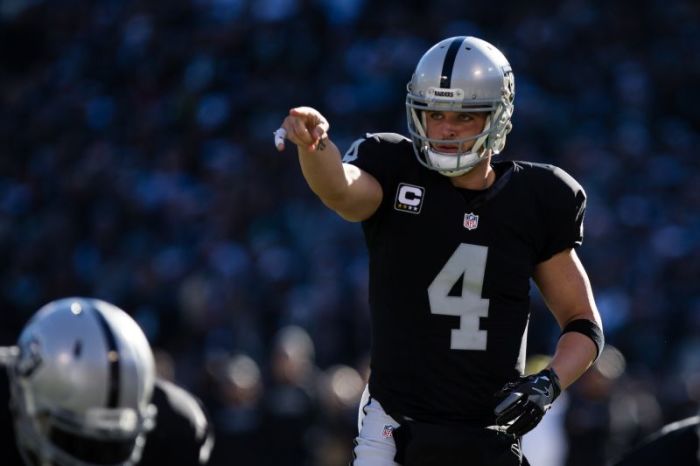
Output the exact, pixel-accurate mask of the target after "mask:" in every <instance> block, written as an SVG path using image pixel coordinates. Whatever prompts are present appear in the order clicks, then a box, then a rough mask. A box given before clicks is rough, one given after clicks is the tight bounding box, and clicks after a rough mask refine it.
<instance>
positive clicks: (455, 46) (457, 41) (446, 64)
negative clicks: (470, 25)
mask: <svg viewBox="0 0 700 466" xmlns="http://www.w3.org/2000/svg"><path fill="white" fill-rule="evenodd" d="M465 39H466V37H464V36H460V37H455V38H454V39H452V42H451V43H450V46H449V47H448V48H447V53H446V54H445V61H443V62H442V74H441V75H440V87H441V88H443V89H449V88H450V87H451V86H452V70H453V69H454V66H455V60H457V52H459V47H460V46H461V45H462V43H463V42H464V40H465Z"/></svg>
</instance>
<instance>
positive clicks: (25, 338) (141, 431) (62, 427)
mask: <svg viewBox="0 0 700 466" xmlns="http://www.w3.org/2000/svg"><path fill="white" fill-rule="evenodd" d="M5 359H6V362H9V365H8V373H9V374H10V380H11V385H12V387H11V389H12V401H11V404H12V409H13V412H14V418H15V432H16V436H17V446H18V448H19V450H20V452H21V453H22V456H23V458H24V461H25V462H26V463H27V464H28V465H35V466H45V465H51V466H93V465H102V466H105V465H111V466H117V465H118V466H129V465H133V464H136V463H138V461H139V459H140V456H141V451H142V449H143V446H144V444H145V440H146V439H145V437H146V433H147V432H148V431H149V430H150V429H151V428H152V427H153V426H154V424H155V414H156V412H155V411H156V410H155V407H154V406H153V405H151V396H152V394H153V386H154V383H155V364H154V359H153V353H152V352H151V347H150V345H149V344H148V341H147V339H146V336H145V335H144V334H143V332H142V331H141V328H140V327H139V326H138V324H137V323H136V322H135V321H134V320H133V319H132V318H131V317H130V316H129V315H128V314H127V313H126V312H124V311H123V310H121V309H119V308H118V307H116V306H114V305H112V304H109V303H107V302H104V301H100V300H97V299H90V298H66V299H61V300H57V301H53V302H50V303H49V304H47V305H45V306H44V307H42V308H41V309H39V311H38V312H37V313H36V314H35V315H34V316H33V317H32V319H31V320H30V321H29V322H28V323H27V325H26V326H25V328H24V330H23V331H22V333H21V335H20V337H19V341H18V349H16V350H15V354H14V357H13V358H11V361H7V355H6V357H5Z"/></svg>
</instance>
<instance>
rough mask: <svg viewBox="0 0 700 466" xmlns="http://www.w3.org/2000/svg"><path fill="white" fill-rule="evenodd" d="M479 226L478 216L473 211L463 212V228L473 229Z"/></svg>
mask: <svg viewBox="0 0 700 466" xmlns="http://www.w3.org/2000/svg"><path fill="white" fill-rule="evenodd" d="M478 226H479V216H478V215H474V214H473V213H471V212H470V213H468V214H464V228H466V229H467V230H474V229H476V227H478Z"/></svg>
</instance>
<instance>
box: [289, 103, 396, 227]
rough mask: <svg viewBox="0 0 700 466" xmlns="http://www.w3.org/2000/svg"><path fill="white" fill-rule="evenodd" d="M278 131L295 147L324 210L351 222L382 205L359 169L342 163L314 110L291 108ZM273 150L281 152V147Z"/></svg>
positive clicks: (377, 191) (378, 187)
mask: <svg viewBox="0 0 700 466" xmlns="http://www.w3.org/2000/svg"><path fill="white" fill-rule="evenodd" d="M282 128H284V129H285V131H286V132H287V139H289V140H290V141H292V142H293V143H294V144H296V146H297V151H298V153H299V164H300V165H301V171H302V173H303V175H304V178H305V179H306V182H307V183H308V185H309V187H310V188H311V190H312V191H313V192H314V193H315V194H316V195H317V196H318V197H319V198H320V199H321V201H323V203H324V204H325V205H326V206H328V207H329V208H330V209H332V210H334V211H335V212H337V213H338V215H340V216H341V217H343V218H344V219H346V220H349V221H351V222H359V221H362V220H366V219H368V218H369V217H371V216H372V214H374V212H376V210H377V208H379V205H380V204H381V202H382V196H383V192H382V187H381V185H380V184H379V182H378V181H377V179H376V178H375V177H373V176H372V175H370V174H369V173H367V172H366V171H364V170H362V169H361V168H359V167H356V166H355V165H350V164H344V163H342V161H341V155H340V151H339V150H338V147H337V146H336V145H335V144H334V143H333V141H331V140H330V138H329V137H328V128H329V125H328V121H327V120H326V119H325V118H324V116H323V115H321V113H320V112H319V111H318V110H315V109H313V108H311V107H296V108H292V109H291V110H290V111H289V115H287V117H286V118H285V119H284V122H283V123H282ZM277 149H278V150H280V151H281V150H283V149H284V145H283V144H282V145H278V146H277Z"/></svg>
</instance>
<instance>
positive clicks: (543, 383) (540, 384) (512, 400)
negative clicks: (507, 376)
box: [494, 369, 561, 437]
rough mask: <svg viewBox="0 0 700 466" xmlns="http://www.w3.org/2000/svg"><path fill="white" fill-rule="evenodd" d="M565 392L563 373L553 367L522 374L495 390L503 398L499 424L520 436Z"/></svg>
mask: <svg viewBox="0 0 700 466" xmlns="http://www.w3.org/2000/svg"><path fill="white" fill-rule="evenodd" d="M560 393H561V386H560V385H559V377H558V376H557V374H556V373H555V372H554V370H552V369H544V370H542V371H540V372H538V373H537V374H533V375H529V376H527V377H520V379H519V380H517V381H515V382H509V383H507V384H506V385H505V386H504V387H503V388H501V389H500V390H499V391H498V392H496V393H495V396H496V398H497V399H498V400H499V403H498V405H496V409H495V410H494V413H495V414H496V424H498V425H499V426H501V427H505V428H506V432H508V433H510V434H513V435H515V436H517V437H520V436H523V435H525V434H526V433H528V432H530V431H531V430H532V429H534V428H535V426H536V425H537V424H539V422H540V421H541V420H542V417H543V416H544V413H546V412H547V410H548V409H549V408H550V407H551V406H552V403H553V402H554V400H556V398H557V397H558V396H559V394H560Z"/></svg>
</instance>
